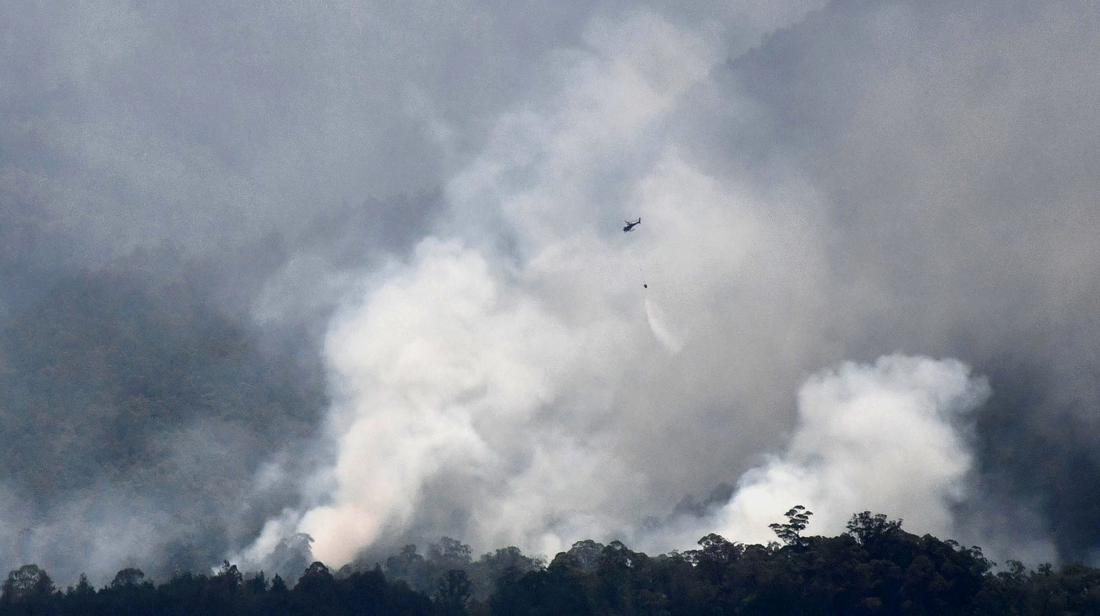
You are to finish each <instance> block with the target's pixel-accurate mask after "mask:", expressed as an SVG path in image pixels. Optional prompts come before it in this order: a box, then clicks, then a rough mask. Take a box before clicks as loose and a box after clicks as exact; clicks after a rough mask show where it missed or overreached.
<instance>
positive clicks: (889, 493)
mask: <svg viewBox="0 0 1100 616" xmlns="http://www.w3.org/2000/svg"><path fill="white" fill-rule="evenodd" d="M6 14H7V17H6V18H5V19H4V20H0V118H2V119H0V282H2V283H3V290H2V291H0V327H2V330H3V331H2V337H0V381H2V385H3V387H2V388H0V419H2V421H0V442H3V443H5V444H4V445H3V446H2V449H0V464H2V468H0V471H2V472H0V477H2V479H0V566H9V568H14V567H15V566H17V565H19V564H21V563H22V562H30V561H33V562H38V563H39V564H41V565H43V566H44V567H46V568H47V569H48V570H49V571H50V573H51V574H52V575H53V576H54V577H55V578H57V579H59V580H62V581H67V580H70V579H73V578H75V576H76V575H77V574H78V573H79V572H80V571H82V570H86V571H88V572H89V573H90V574H92V575H93V577H94V578H96V579H98V580H103V579H106V578H109V576H110V575H111V574H112V573H113V572H114V571H115V570H117V569H119V568H121V567H124V566H134V565H136V566H140V567H142V568H144V569H145V570H146V572H147V573H151V574H153V575H155V576H158V577H163V576H164V575H167V574H168V573H170V572H171V571H172V570H173V569H186V568H201V567H205V566H208V565H209V564H212V563H216V562H218V561H219V560H220V559H221V558H222V557H223V556H227V555H230V556H235V557H237V558H240V559H241V560H242V561H246V562H247V563H249V564H261V565H264V564H270V563H272V562H273V558H274V557H272V553H273V552H275V553H277V554H276V556H277V557H278V558H283V556H285V555H281V554H282V552H285V548H286V546H287V545H288V543H286V542H287V541H290V542H291V543H294V542H299V543H300V542H301V540H300V539H296V538H294V533H296V532H306V533H309V534H310V535H312V536H313V537H314V538H315V540H316V541H315V543H314V545H313V549H314V551H315V553H316V555H317V556H319V557H321V558H323V559H325V560H326V561H328V562H329V563H330V564H334V565H339V564H342V563H344V562H348V561H351V560H353V559H355V558H356V556H357V555H359V554H362V553H363V551H364V550H366V551H371V550H376V551H384V550H386V549H388V548H389V547H390V546H393V545H396V544H399V543H401V542H404V541H409V540H423V539H434V538H437V537H438V536H439V535H442V534H446V535H451V536H456V537H461V538H463V539H464V540H466V541H468V542H470V543H473V544H474V545H475V547H476V548H478V549H489V548H493V547H500V546H502V545H504V544H516V545H520V546H521V547H523V548H525V549H528V550H533V551H536V552H542V553H546V554H550V553H552V552H553V551H555V550H557V549H560V548H561V547H563V546H566V545H568V544H569V543H570V542H572V541H574V540H578V539H581V538H584V537H592V538H596V539H601V540H607V539H611V538H622V539H625V540H627V541H628V542H631V543H632V545H635V546H637V547H640V548H642V549H646V550H665V549H671V548H682V547H688V546H689V545H690V543H691V542H692V541H693V540H694V539H695V538H697V536H698V535H701V534H703V533H705V532H710V531H714V530H718V531H720V532H724V533H728V534H729V535H731V538H733V539H738V540H762V539H766V538H767V528H766V523H767V522H771V521H775V520H776V519H778V518H779V516H780V515H781V514H782V512H783V511H785V510H786V508H787V507H789V506H791V505H793V504H795V503H796V502H797V503H802V504H805V505H807V506H809V507H810V508H811V509H812V510H814V511H815V513H816V516H815V518H814V520H815V525H814V526H812V527H811V530H812V531H813V530H818V531H820V532H833V531H836V530H838V528H840V527H841V526H842V524H843V521H844V519H845V518H846V516H847V515H849V514H851V513H853V512H855V511H857V510H863V509H875V510H881V511H882V512H884V513H887V514H891V515H895V516H901V517H904V518H905V519H906V525H907V526H909V527H911V528H912V529H913V530H918V531H931V532H936V533H941V534H944V535H952V536H956V537H957V538H959V539H960V540H962V541H965V542H967V543H980V544H981V545H983V546H985V547H988V548H991V550H992V551H993V552H994V553H996V554H997V555H998V556H1001V557H1013V556H1015V557H1023V558H1027V559H1043V558H1060V559H1082V558H1089V557H1091V556H1092V555H1093V553H1094V552H1095V550H1097V549H1098V548H1100V530H1098V529H1097V528H1096V526H1095V523H1094V521H1095V519H1096V507H1097V504H1096V503H1100V494H1098V493H1096V489H1095V488H1092V487H1091V486H1094V485H1100V484H1097V482H1095V481H1093V479H1094V476H1095V474H1096V473H1097V472H1100V459H1098V458H1097V454H1096V453H1095V452H1096V451H1097V448H1096V445H1097V443H1096V442H1095V438H1093V437H1092V436H1090V435H1092V434H1096V433H1098V432H1097V431H1096V430H1095V429H1094V428H1095V427H1096V426H1095V423H1096V419H1095V418H1096V410H1097V409H1098V408H1100V390H1098V388H1097V387H1096V385H1095V382H1094V378H1093V376H1094V375H1095V374H1096V373H1097V371H1098V369H1100V358H1098V357H1097V355H1096V352H1095V349H1097V348H1100V333H1098V332H1100V328H1098V323H1097V320H1096V319H1097V317H1096V316H1095V314H1096V313H1095V310H1094V307H1095V306H1096V305H1100V277H1098V276H1097V274H1096V272H1097V271H1100V241H1098V240H1097V239H1096V238H1097V237H1098V233H1097V231H1100V219H1098V217H1100V208H1097V207H1096V204H1095V198H1094V195H1096V194H1098V193H1100V180H1098V179H1097V176H1096V174H1095V172H1094V171H1095V169H1096V168H1097V167H1098V164H1097V163H1100V160H1097V159H1098V157H1100V154H1098V152H1100V147H1097V146H1100V124H1097V122H1096V121H1095V115H1096V104H1095V101H1097V100H1100V77H1098V76H1100V54H1098V53H1097V51H1100V50H1098V49H1097V44H1096V41H1098V40H1100V36H1098V35H1100V16H1098V15H1097V13H1096V11H1095V10H1094V8H1093V7H1091V5H1089V4H1088V3H1084V2H1080V3H1072V2H1071V3H1061V4H1047V5H1036V4H1035V3H1009V4H1005V3H994V2H980V3H976V4H971V5H968V6H967V7H962V8H960V7H959V6H958V3H952V2H900V1H899V2H855V1H851V2H831V3H826V2H796V1H792V2H786V3H775V2H752V1H747V2H733V3H708V2H691V3H676V4H675V6H672V5H667V4H666V3H661V2H653V3H642V4H639V3H625V2H615V1H606V2H562V3H552V4H544V5H537V6H536V5H526V4H523V3H514V2H501V3H483V2H461V3H458V5H452V6H451V7H450V8H448V9H441V8H439V6H438V5H437V4H436V3H427V2H405V3H400V4H398V5H395V4H394V3H373V2H303V3H295V4H291V5H279V6H277V7H276V6H272V5H270V4H269V3H258V2H257V3H251V2H246V3H234V4H233V5H232V6H226V5H225V3H219V2H209V3H200V4H196V3H190V4H188V5H187V6H186V8H181V7H179V6H177V5H175V4H172V3H161V2H150V3H141V4H134V3H129V2H101V3H95V4H71V5H55V6H47V5H43V4H41V3H35V2H15V3H14V6H12V7H11V10H9V11H6ZM637 216H641V217H642V219H643V221H644V222H643V224H642V225H641V226H639V227H638V228H637V229H636V230H635V231H634V232H633V233H630V234H623V233H622V232H621V231H620V227H621V222H620V221H621V220H623V219H625V218H630V219H633V218H635V217H637ZM643 282H644V283H645V284H646V285H647V286H646V287H643ZM930 358H932V359H930ZM845 362H849V363H845ZM861 461H862V462H865V463H866V466H860V465H859V462H861ZM872 471H873V472H872ZM906 482H909V483H906ZM912 482H915V484H916V485H915V487H914V492H913V493H912V494H905V493H903V492H904V491H903V490H901V489H900V487H899V486H903V485H912ZM722 485H733V486H735V487H734V491H733V493H732V494H731V495H729V496H728V497H727V495H726V493H725V492H723V491H722V490H721V489H719V490H715V486H722ZM917 488H919V489H917ZM706 494H712V496H714V498H710V499H708V501H707V503H706V505H705V506H703V505H700V506H696V507H689V506H684V505H683V503H687V502H692V501H691V499H692V498H702V497H703V495H706ZM685 497H688V498H687V499H686V500H685ZM788 500H790V501H792V502H787V501H788ZM677 503H681V505H680V506H679V507H678V506H677ZM773 510H774V511H773ZM281 541H282V542H283V543H282V547H280V542H281ZM278 558H276V560H277V559H278Z"/></svg>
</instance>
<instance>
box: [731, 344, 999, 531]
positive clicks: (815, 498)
mask: <svg viewBox="0 0 1100 616" xmlns="http://www.w3.org/2000/svg"><path fill="white" fill-rule="evenodd" d="M989 393H990V392H989V385H988V383H987V382H986V381H985V379H983V378H980V377H975V376H972V375H971V374H970V369H969V367H967V366H966V365H964V364H963V363H961V362H959V361H957V360H953V359H945V360H933V359H929V358H927V357H907V356H902V355H890V356H884V357H880V358H879V359H878V360H876V361H875V362H874V363H873V364H856V363H850V362H849V363H844V364H841V365H840V366H839V367H838V368H836V369H830V370H825V371H822V372H820V373H818V374H815V375H813V376H812V377H810V378H809V380H807V381H806V383H805V384H804V385H803V386H802V387H801V389H800V390H799V392H798V424H797V425H796V427H795V430H794V433H793V434H792V435H791V439H790V442H789V443H788V445H787V447H786V449H785V451H784V452H783V453H782V454H780V455H777V456H774V457H772V458H771V459H769V460H768V462H767V463H765V464H764V465H762V466H759V467H757V468H754V469H752V470H750V471H748V472H747V473H745V474H744V475H742V477H741V479H740V480H739V482H738V486H737V491H736V493H735V494H734V496H733V498H732V499H731V500H730V502H729V504H727V505H726V506H725V507H724V508H723V509H722V511H720V512H719V513H718V515H717V519H716V520H715V521H716V522H717V527H718V528H719V529H721V530H720V532H722V533H725V534H726V535H727V536H729V537H735V538H737V539H738V540H743V541H759V542H764V541H769V540H774V538H773V537H771V536H769V533H768V531H767V525H768V524H769V523H770V522H773V521H775V520H776V519H779V514H780V513H781V512H782V511H784V510H786V508H787V507H790V506H792V505H794V504H798V503H801V504H805V505H806V506H807V507H808V508H809V509H811V510H812V511H813V512H814V519H813V528H812V530H813V533H814V534H824V535H831V534H836V533H838V532H842V531H843V530H844V523H845V522H846V521H847V519H848V517H849V516H850V515H851V514H853V513H856V512H859V511H867V510H870V511H873V512H883V513H887V514H889V515H891V516H892V517H898V518H903V519H904V520H906V521H907V523H908V524H909V525H910V526H912V527H913V528H915V529H919V531H920V532H931V533H932V534H935V535H938V536H941V537H953V536H955V533H956V532H957V529H956V528H955V527H954V525H953V514H952V511H951V509H952V507H953V506H954V505H956V504H957V503H958V502H960V501H961V500H962V499H963V498H964V497H965V496H966V494H965V483H964V482H965V479H966V475H967V473H968V472H969V471H970V470H971V467H972V464H973V456H972V454H971V452H970V449H969V444H968V443H967V442H966V438H965V436H964V435H965V433H966V426H967V425H968V424H969V423H970V422H971V421H972V414H973V411H974V410H975V409H976V408H977V407H978V406H979V405H980V404H982V403H983V402H984V401H985V400H986V398H988V396H989Z"/></svg>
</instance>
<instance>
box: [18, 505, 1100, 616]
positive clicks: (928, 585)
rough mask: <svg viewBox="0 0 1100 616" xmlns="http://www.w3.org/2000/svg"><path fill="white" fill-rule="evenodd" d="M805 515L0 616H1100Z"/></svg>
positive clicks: (1020, 583) (1060, 579)
mask: <svg viewBox="0 0 1100 616" xmlns="http://www.w3.org/2000/svg"><path fill="white" fill-rule="evenodd" d="M810 515H812V513H811V512H809V511H808V510H807V509H805V508H804V507H802V506H796V507H794V508H792V509H791V510H789V511H788V512H787V514H786V520H785V521H783V522H777V523H776V524H773V525H772V529H773V530H774V531H775V533H776V536H777V538H778V539H779V541H777V542H771V543H768V544H767V545H760V544H753V545H746V544H743V543H738V542H736V541H731V540H729V539H727V538H725V537H722V536H720V535H717V534H710V535H707V536H706V537H703V538H702V539H700V540H699V542H698V545H699V547H698V548H696V549H693V550H687V551H683V552H678V551H674V552H670V553H667V554H660V555H656V556H650V555H647V554H645V553H643V552H636V551H633V550H631V549H630V548H629V547H627V546H626V545H624V544H623V543H621V542H619V541H612V542H610V543H608V544H602V543H599V542H596V541H592V540H583V541H578V542H576V543H574V544H573V546H572V547H571V548H570V549H569V550H568V551H565V552H560V553H558V554H557V555H555V556H554V558H553V559H552V560H551V561H550V562H549V563H546V562H544V561H543V560H541V559H539V558H532V557H530V556H527V555H524V554H523V553H522V552H520V550H518V549H517V548H515V547H508V548H503V549H498V550H495V551H494V552H490V553H486V554H484V555H482V556H481V557H480V558H478V559H476V560H475V559H473V558H472V556H471V550H470V546H468V545H465V544H463V543H461V542H460V541H458V540H455V539H451V538H447V537H444V538H442V539H441V540H440V541H439V542H438V543H435V544H432V545H430V546H429V547H428V549H427V552H426V553H425V554H421V553H420V552H419V551H418V548H417V546H415V545H408V546H406V547H404V548H403V549H401V550H400V551H399V552H398V553H397V554H394V555H392V556H390V557H389V558H387V559H386V560H385V562H384V563H375V564H373V565H368V564H367V563H361V562H360V563H356V564H352V565H347V566H345V567H343V568H341V569H340V570H337V571H333V570H331V569H330V568H329V567H327V566H326V565H325V564H323V563H321V562H313V563H311V564H309V565H308V566H307V567H306V568H305V570H304V571H303V572H302V573H301V575H300V576H299V577H298V578H297V579H296V580H285V579H283V577H281V576H279V575H278V574H276V575H275V576H273V577H272V578H270V579H269V578H268V577H267V575H266V574H265V573H264V572H262V571H260V572H250V573H244V572H242V571H240V570H239V569H238V567H237V566H236V565H235V564H232V563H229V562H228V561H226V562H224V563H223V565H222V566H221V568H220V569H218V570H217V571H216V572H213V573H211V574H209V575H206V574H196V573H178V574H176V575H175V576H173V577H172V578H171V579H169V580H168V581H166V582H163V583H160V584H156V583H154V582H153V581H151V580H148V579H146V578H145V576H144V574H143V573H142V572H141V570H139V569H136V568H127V569H123V570H122V571H119V572H118V574H117V575H116V576H115V578H114V579H113V580H112V581H111V582H110V584H108V585H106V586H104V587H103V588H100V589H95V588H93V587H92V586H91V585H90V584H89V583H88V580H87V578H86V577H84V576H81V579H80V581H79V582H78V583H77V584H76V585H75V586H70V587H68V588H67V589H65V590H64V591H62V590H60V589H58V588H57V587H56V586H55V584H54V582H53V581H52V580H51V578H50V576H49V574H48V573H47V572H46V571H44V570H42V569H40V568H39V567H38V566H36V565H33V564H32V565H24V566H22V567H20V568H18V569H16V570H14V571H12V572H11V573H9V575H8V577H7V579H6V581H5V582H4V584H3V592H2V595H0V614H2V615H4V616H7V615H16V614H20V615H22V614H59V615H60V614H121V613H125V614H334V615H335V614H446V615H451V614H455V615H457V614H532V615H534V614H547V615H548V614H668V615H673V614H901V613H906V614H1096V613H1098V612H1100V570H1097V569H1094V568H1091V567H1086V566H1082V565H1068V566H1063V567H1061V568H1059V569H1057V570H1055V569H1054V567H1052V566H1050V565H1040V566H1039V567H1038V568H1037V569H1035V570H1031V569H1028V568H1026V567H1025V566H1024V565H1022V564H1021V563H1019V562H1017V561H1008V562H1006V563H1004V564H1003V565H1001V566H997V564H996V563H993V562H991V561H990V560H988V559H987V558H986V557H985V556H984V555H983V553H982V550H981V548H979V547H977V546H971V547H965V546H962V545H959V544H958V543H956V542H955V541H951V540H942V539H939V538H936V537H933V536H931V535H924V536H917V535H915V534H912V533H909V532H906V531H905V530H903V529H902V524H901V520H892V519H889V518H888V517H887V516H886V515H883V514H873V513H871V512H867V511H865V512H861V513H857V514H855V515H853V516H852V517H851V519H850V520H849V522H848V524H847V530H846V532H844V533H842V534H840V535H838V536H835V537H822V536H804V534H803V532H804V531H805V529H806V526H807V520H808V519H809V516H810Z"/></svg>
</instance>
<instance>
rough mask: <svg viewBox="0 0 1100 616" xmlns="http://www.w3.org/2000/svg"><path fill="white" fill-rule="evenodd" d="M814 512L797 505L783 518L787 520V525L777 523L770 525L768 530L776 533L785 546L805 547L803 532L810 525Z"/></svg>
mask: <svg viewBox="0 0 1100 616" xmlns="http://www.w3.org/2000/svg"><path fill="white" fill-rule="evenodd" d="M812 515H813V512H812V511H810V510H808V509H806V508H805V507H803V506H802V505H795V506H794V507H791V508H790V509H788V510H787V513H784V514H783V516H784V517H786V518H787V522H786V523H782V524H781V523H779V522H776V523H774V524H769V525H768V528H770V529H772V531H774V532H775V534H776V536H778V537H779V540H780V541H782V542H783V544H784V545H793V546H797V547H805V542H804V541H803V540H802V535H801V533H802V531H804V530H806V527H807V526H809V524H810V516H812Z"/></svg>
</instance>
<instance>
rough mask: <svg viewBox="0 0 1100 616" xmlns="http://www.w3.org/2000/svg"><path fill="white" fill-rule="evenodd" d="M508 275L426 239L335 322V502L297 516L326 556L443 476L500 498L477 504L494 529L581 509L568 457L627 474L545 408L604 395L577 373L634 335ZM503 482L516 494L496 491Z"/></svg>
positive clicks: (341, 556) (387, 522)
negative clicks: (579, 322) (560, 429)
mask: <svg viewBox="0 0 1100 616" xmlns="http://www.w3.org/2000/svg"><path fill="white" fill-rule="evenodd" d="M497 276H502V274H497ZM497 276H494V274H493V272H492V271H491V266H490V265H489V263H488V262H487V261H486V260H485V259H484V258H483V257H482V256H481V255H480V254H478V253H477V252H476V251H473V250H470V249H468V248H465V247H463V246H462V245H461V244H459V243H457V242H442V241H438V240H434V239H429V240H425V241H424V242H423V243H422V244H421V245H420V246H419V247H418V249H417V251H416V257H415V261H414V263H412V264H411V265H410V266H408V268H407V269H405V270H403V271H401V272H400V273H399V274H396V275H394V276H392V277H391V278H389V279H388V280H386V281H385V282H384V283H382V285H381V286H380V287H378V288H376V289H374V290H373V292H372V293H371V294H370V298H369V301H367V302H366V303H365V304H363V305H362V306H358V307H356V308H354V309H352V310H351V311H349V313H348V314H346V315H345V316H344V317H342V318H341V319H340V320H339V321H338V323H337V325H335V326H334V327H333V329H332V332H331V334H330V335H329V338H328V344H327V355H328V357H329V360H330V363H331V371H332V373H333V376H334V379H335V381H336V382H337V384H338V388H339V389H338V391H337V392H336V393H337V397H338V400H339V401H338V403H337V404H336V406H335V407H334V408H333V411H332V416H331V422H332V430H333V432H334V433H335V434H337V435H340V436H339V437H338V441H337V448H338V451H339V455H338V458H337V461H336V464H335V466H334V467H333V468H332V469H331V471H330V472H329V473H327V476H326V480H327V482H328V483H329V485H331V486H332V492H331V495H330V498H331V503H329V504H326V505H323V506H320V507H316V508H313V509H311V510H309V511H307V512H306V513H305V515H304V516H303V517H302V519H301V522H300V525H299V528H300V529H301V530H302V531H303V532H306V533H309V534H310V535H312V536H313V537H314V538H315V540H316V543H315V545H314V550H315V553H316V555H317V556H318V557H320V558H322V559H323V560H325V561H326V562H331V563H343V562H347V561H348V560H350V559H351V558H352V557H353V556H354V555H355V553H356V551H357V550H358V549H359V548H361V547H363V546H367V545H370V544H371V543H373V542H374V541H375V540H376V539H377V538H378V536H379V533H380V532H382V531H383V530H385V529H386V528H401V527H402V526H403V525H404V524H406V523H407V522H408V520H409V518H410V517H411V516H412V514H413V513H414V511H415V509H416V508H417V507H418V506H419V505H421V503H422V501H423V499H424V498H425V495H424V494H423V493H422V490H423V488H424V485H425V483H426V482H427V481H428V480H429V479H431V478H433V477H436V476H439V475H441V474H446V475H449V476H451V477H453V478H455V479H460V480H461V481H462V482H463V483H464V484H465V485H466V486H467V489H468V490H469V491H470V493H471V495H473V496H476V499H474V500H475V502H474V503H472V504H473V505H474V506H480V507H482V508H485V507H488V508H491V509H495V510H496V511H495V512H489V511H484V510H481V511H478V512H477V513H476V515H475V518H476V519H477V520H479V521H480V524H481V525H482V533H484V535H486V536H496V535H499V534H500V533H502V532H504V530H505V527H504V526H503V524H504V523H505V522H504V520H507V522H506V523H507V525H508V526H509V527H511V528H515V529H516V530H517V531H518V532H519V533H520V534H524V535H526V534H529V533H536V532H537V531H539V530H540V529H541V528H542V527H543V523H542V522H541V521H535V520H530V519H529V520H524V516H531V515H534V514H542V513H546V512H550V511H553V510H554V507H557V508H558V509H559V510H561V511H564V512H568V511H570V510H572V509H574V508H577V507H580V506H581V505H582V504H583V503H581V502H578V501H577V499H576V498H575V497H573V496H571V495H578V494H583V492H578V491H576V490H575V489H574V488H575V486H573V485H571V483H570V482H568V481H563V480H562V478H564V477H568V476H570V473H569V470H570V469H569V467H573V468H572V470H573V471H574V472H575V471H577V470H580V469H579V468H577V466H578V465H579V466H580V467H582V468H583V467H584V465H586V464H592V465H594V466H596V467H600V468H601V470H602V472H605V473H606V472H612V473H614V472H615V470H614V469H615V461H614V460H602V459H601V456H600V455H599V454H598V453H596V452H594V451H593V450H591V449H590V446H589V445H587V444H585V443H583V442H578V441H577V439H576V438H575V437H573V436H571V435H568V434H556V433H555V431H554V429H553V428H552V426H548V425H546V424H544V423H543V422H542V419H541V418H540V417H539V415H540V413H544V412H545V411H546V410H547V409H549V408H551V407H553V408H555V409H561V408H565V409H568V408H569V406H570V404H571V400H573V399H575V398H582V399H585V400H588V401H593V400H598V399H599V391H598V388H599V387H600V383H598V382H593V383H591V385H590V386H589V387H590V388H591V389H589V387H585V386H584V385H583V384H581V385H580V386H578V384H580V383H582V381H581V378H582V375H583V374H584V373H585V372H587V371H589V370H592V369H593V368H594V366H593V365H592V362H598V361H602V360H604V359H606V358H607V357H608V356H609V354H611V353H614V351H615V347H616V346H622V342H623V341H624V340H625V338H626V337H625V331H623V330H624V327H623V326H619V325H616V324H614V323H610V322H608V323H600V322H596V323H593V324H592V325H590V326H588V327H583V328H582V327H573V328H568V329H567V328H566V327H565V326H564V325H563V324H562V323H561V322H559V321H558V320H557V319H556V318H554V317H553V316H552V315H550V314H548V313H546V312H545V310H544V309H543V308H541V307H540V306H539V305H538V304H537V303H535V302H534V301H532V300H531V298H529V297H528V296H525V295H524V294H523V293H522V292H520V291H519V290H517V289H511V288H508V285H507V284H506V283H504V282H502V281H501V280H499V279H498V278H497ZM566 384H569V386H570V387H571V388H572V389H569V390H567V389H566V388H565V385H566ZM501 485H505V486H507V488H506V490H505V492H506V494H505V496H503V497H496V496H494V495H493V493H492V492H493V491H494V490H497V489H499V487H500V486H501ZM497 498H501V500H499V501H498V500H497ZM551 502H553V503H556V504H555V505H554V506H553V507H552V506H551V505H550V503H551ZM478 503H480V505H478ZM588 508H590V509H594V510H599V509H601V507H600V506H599V503H588ZM585 515H589V516H591V514H585ZM498 524H499V525H501V526H499V527H498V526H496V525H498ZM560 524H561V525H562V526H564V527H566V528H568V529H571V530H573V529H576V528H578V527H586V528H591V527H592V524H589V523H583V524H582V523H574V522H570V521H568V520H562V521H561V522H560ZM482 533H479V534H482ZM511 538H515V537H511ZM524 538H525V539H528V541H525V543H530V539H532V537H524ZM535 540H536V542H537V543H540V544H546V543H547V542H550V543H554V540H553V539H552V538H551V537H547V536H539V537H538V538H537V539H535ZM558 544H560V541H559V542H557V544H555V545H558Z"/></svg>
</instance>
